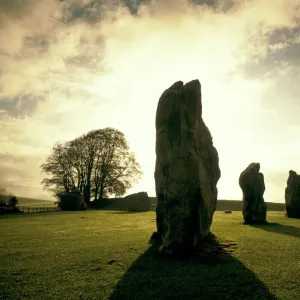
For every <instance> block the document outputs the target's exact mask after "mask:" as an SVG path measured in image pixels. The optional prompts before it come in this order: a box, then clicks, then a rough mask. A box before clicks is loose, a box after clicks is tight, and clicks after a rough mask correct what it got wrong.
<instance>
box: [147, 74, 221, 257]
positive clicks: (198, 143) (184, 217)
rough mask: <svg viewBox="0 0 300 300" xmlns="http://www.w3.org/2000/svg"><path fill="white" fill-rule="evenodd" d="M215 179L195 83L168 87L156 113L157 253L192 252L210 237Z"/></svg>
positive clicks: (214, 158)
mask: <svg viewBox="0 0 300 300" xmlns="http://www.w3.org/2000/svg"><path fill="white" fill-rule="evenodd" d="M220 176H221V172H220V169H219V158H218V153H217V150H216V149H215V147H214V146H213V141H212V136H211V134H210V131H209V129H208V128H207V127H206V125H205V124H204V122H203V120H202V103H201V85H200V82H199V80H193V81H191V82H188V83H186V84H185V85H184V84H183V82H182V81H178V82H176V83H174V84H173V85H172V86H171V87H170V88H168V89H167V90H166V91H165V92H164V93H163V94H162V95H161V97H160V99H159V102H158V107H157V112H156V165H155V176H154V177H155V186H156V196H157V209H156V225H157V232H156V233H154V234H153V236H152V239H154V240H156V241H157V242H158V244H159V245H160V248H159V249H160V252H162V253H165V254H174V255H181V254H186V253H190V252H194V251H197V249H198V248H199V245H200V244H201V241H202V240H203V239H204V238H205V237H207V236H208V235H209V233H210V226H211V223H212V218H213V214H214V212H215V209H216V203H217V193H218V191H217V182H218V180H219V178H220Z"/></svg>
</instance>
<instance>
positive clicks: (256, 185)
mask: <svg viewBox="0 0 300 300" xmlns="http://www.w3.org/2000/svg"><path fill="white" fill-rule="evenodd" d="M259 170H260V164H259V163H251V164H250V165H249V166H248V167H247V168H246V169H245V170H244V171H243V172H242V173H241V175H240V177H239V185H240V188H241V189H242V192H243V200H242V212H243V217H244V221H245V223H246V224H265V223H267V221H266V217H267V205H266V203H265V201H264V197H263V194H264V192H265V189H266V187H265V181H264V175H263V174H262V173H260V172H259Z"/></svg>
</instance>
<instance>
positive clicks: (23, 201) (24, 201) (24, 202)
mask: <svg viewBox="0 0 300 300" xmlns="http://www.w3.org/2000/svg"><path fill="white" fill-rule="evenodd" d="M17 199H18V206H53V205H54V202H55V201H51V200H39V199H32V198H24V197H17Z"/></svg>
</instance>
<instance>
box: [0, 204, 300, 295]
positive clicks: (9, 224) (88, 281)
mask: <svg viewBox="0 0 300 300" xmlns="http://www.w3.org/2000/svg"><path fill="white" fill-rule="evenodd" d="M268 220H269V222H272V223H273V224H271V225H265V226H245V225H242V224H241V221H242V216H241V213H240V212H234V213H233V214H224V212H216V213H215V215H214V222H213V226H212V232H213V233H215V234H216V235H217V237H218V238H219V240H220V241H221V242H223V243H227V244H228V243H230V242H234V243H236V244H237V245H236V247H235V248H232V249H233V250H234V251H233V252H232V253H231V255H228V256H224V257H223V258H216V259H214V260H211V261H199V260H189V261H175V260H171V259H162V258H161V257H157V256H156V255H155V254H154V253H152V251H151V249H149V245H148V244H147V242H148V240H149V237H150V235H151V234H152V232H153V231H154V230H155V213H154V212H147V213H126V212H115V211H92V210H91V211H86V212H53V213H43V214H24V215H14V216H13V215H11V216H1V217H0V299H5V300H7V299H39V300H40V299H59V300H61V299H62V300H64V299H100V300H101V299H120V300H123V299H170V300H171V299H178V300H179V299H212V300H217V299H222V300H223V299H230V300H235V299H239V300H243V299H244V300H245V299H246V300H247V299H249V300H250V299H251V300H254V299H257V300H264V299H291V300H297V299H300V220H293V219H286V218H285V217H284V215H283V213H278V212H276V213H275V212H274V213H272V212H269V213H268Z"/></svg>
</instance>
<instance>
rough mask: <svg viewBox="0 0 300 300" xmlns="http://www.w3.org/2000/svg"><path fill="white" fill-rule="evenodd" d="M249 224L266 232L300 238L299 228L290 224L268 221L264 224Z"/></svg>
mask: <svg viewBox="0 0 300 300" xmlns="http://www.w3.org/2000/svg"><path fill="white" fill-rule="evenodd" d="M251 226H252V227H255V228H259V229H261V230H265V231H268V232H275V233H279V234H285V235H289V236H292V237H297V238H300V228H298V227H294V226H290V225H283V224H279V223H275V222H274V223H268V224H266V225H251Z"/></svg>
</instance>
